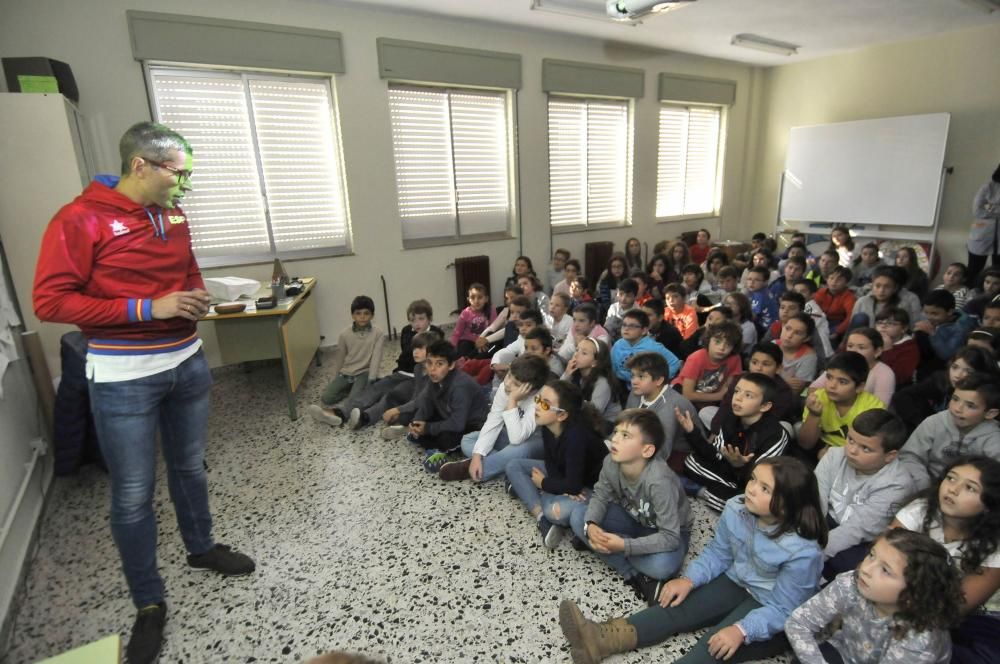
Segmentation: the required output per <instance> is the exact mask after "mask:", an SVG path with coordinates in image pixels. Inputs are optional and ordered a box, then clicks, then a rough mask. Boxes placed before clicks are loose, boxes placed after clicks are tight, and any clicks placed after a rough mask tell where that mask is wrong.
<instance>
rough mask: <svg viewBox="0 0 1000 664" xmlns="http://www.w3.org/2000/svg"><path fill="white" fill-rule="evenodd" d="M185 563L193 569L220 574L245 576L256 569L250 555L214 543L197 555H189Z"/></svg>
mask: <svg viewBox="0 0 1000 664" xmlns="http://www.w3.org/2000/svg"><path fill="white" fill-rule="evenodd" d="M187 563H188V565H189V566H190V567H194V568H195V569H205V570H211V571H213V572H218V573H219V574H221V575H222V576H245V575H247V574H251V573H252V572H253V571H254V569H256V565H254V562H253V560H252V559H251V558H250V556H247V555H244V554H242V553H240V552H239V551H233V550H232V549H231V548H229V547H228V546H226V545H225V544H216V545H215V546H213V547H212V548H211V549H209V550H208V551H206V552H205V553H202V554H200V555H197V556H191V555H189V556H188V557H187Z"/></svg>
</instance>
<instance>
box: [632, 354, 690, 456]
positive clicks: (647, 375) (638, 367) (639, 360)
mask: <svg viewBox="0 0 1000 664" xmlns="http://www.w3.org/2000/svg"><path fill="white" fill-rule="evenodd" d="M627 367H628V370H629V375H630V376H631V381H630V386H631V388H632V389H631V390H630V391H629V395H628V400H627V401H626V402H625V407H626V408H648V409H650V410H652V411H653V412H654V413H656V415H657V417H659V418H660V422H661V423H662V424H663V431H664V432H666V436H667V438H666V442H665V443H664V444H663V446H662V447H660V450H659V451H660V455H661V456H662V457H663V458H664V459H666V460H667V461H668V463H669V464H670V467H671V468H673V469H674V470H679V469H680V468H682V467H683V465H684V456H685V455H686V454H687V453H688V452H690V451H691V446H690V445H689V444H688V440H687V433H685V431H684V429H683V428H681V426H680V424H679V423H678V421H677V415H676V411H677V409H678V408H679V409H680V410H681V411H683V412H685V413H690V414H691V415H695V416H697V411H696V410H695V408H694V406H693V405H692V404H691V402H690V401H688V400H687V399H685V398H684V397H682V396H681V395H680V394H679V393H678V392H677V391H676V390H673V389H671V388H670V383H669V382H668V379H667V374H668V372H669V370H670V369H669V365H668V364H667V361H666V360H665V359H664V358H663V356H661V355H660V354H658V353H651V352H644V353H636V354H635V355H633V356H632V357H630V358H629V360H628V364H627Z"/></svg>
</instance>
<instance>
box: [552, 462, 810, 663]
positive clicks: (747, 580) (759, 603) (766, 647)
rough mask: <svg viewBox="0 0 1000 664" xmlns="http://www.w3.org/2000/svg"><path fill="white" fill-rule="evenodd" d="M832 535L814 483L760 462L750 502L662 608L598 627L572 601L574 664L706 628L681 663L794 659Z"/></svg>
mask: <svg viewBox="0 0 1000 664" xmlns="http://www.w3.org/2000/svg"><path fill="white" fill-rule="evenodd" d="M826 536H827V527H826V522H825V521H824V520H823V515H822V511H821V509H820V505H819V492H818V489H817V486H816V477H815V476H814V475H813V474H812V472H810V470H809V469H808V468H807V467H806V466H805V464H803V463H802V462H801V461H799V460H797V459H794V458H791V457H775V458H772V459H764V460H761V461H760V462H759V463H758V464H757V465H756V467H755V468H754V470H753V473H752V474H751V476H750V481H749V482H747V486H746V493H745V494H744V495H741V496H736V497H735V498H731V499H730V500H729V501H728V502H727V503H726V507H725V509H724V510H723V512H722V516H721V518H720V519H719V523H718V526H717V528H716V531H715V537H714V538H713V539H712V541H711V542H709V543H708V545H706V546H705V549H704V550H703V551H702V553H701V555H700V556H698V558H697V559H695V560H694V561H693V562H692V563H691V564H690V565H688V567H687V569H686V570H685V571H684V574H683V575H682V576H680V577H678V578H676V579H673V580H671V581H668V582H666V583H664V584H663V586H662V588H659V589H658V592H657V597H658V600H659V601H658V603H657V604H654V605H653V606H651V607H650V608H648V609H645V610H643V611H640V612H639V613H636V614H634V615H632V616H630V617H628V618H616V619H614V620H611V621H609V622H606V623H601V624H597V623H594V622H591V621H589V620H587V619H585V618H584V617H583V614H582V613H581V612H580V609H579V608H577V606H576V604H574V603H573V602H572V601H570V600H564V601H563V602H562V604H561V605H560V607H559V624H560V626H561V627H562V630H563V633H564V634H565V635H566V638H567V639H568V640H569V642H570V645H571V647H572V650H571V654H572V656H573V661H574V662H576V664H581V663H591V662H599V661H601V660H602V659H604V658H605V657H607V656H608V655H611V654H613V653H618V652H625V651H628V650H632V649H634V648H645V647H647V646H651V645H654V644H657V643H662V642H663V641H665V640H667V639H668V638H670V637H671V636H673V635H675V634H678V633H679V632H688V631H692V630H696V629H702V628H705V627H707V628H708V631H707V632H706V634H705V635H704V636H703V637H702V638H701V639H699V640H698V642H697V643H696V644H695V646H694V647H693V648H691V650H690V651H688V653H687V654H685V655H684V656H683V657H682V658H681V659H678V660H676V661H677V662H684V663H685V664H691V663H693V662H706V663H708V662H713V663H714V662H717V661H718V660H720V659H725V660H727V661H729V662H745V661H750V660H756V659H763V658H767V657H773V656H775V655H779V654H781V653H783V652H785V651H786V650H787V649H788V641H787V640H786V639H785V637H784V633H783V631H782V630H784V625H785V621H786V620H787V619H788V616H789V615H791V613H792V611H793V610H795V608H796V607H798V606H799V605H800V604H802V603H803V602H804V601H806V600H807V599H809V598H810V597H812V596H813V595H814V594H815V593H816V591H817V590H818V589H819V581H820V574H821V572H822V570H823V547H824V546H826Z"/></svg>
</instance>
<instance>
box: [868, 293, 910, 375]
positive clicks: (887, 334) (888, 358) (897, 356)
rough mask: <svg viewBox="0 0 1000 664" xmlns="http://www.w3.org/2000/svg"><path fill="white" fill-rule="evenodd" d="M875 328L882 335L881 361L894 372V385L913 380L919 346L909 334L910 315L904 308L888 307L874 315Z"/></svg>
mask: <svg viewBox="0 0 1000 664" xmlns="http://www.w3.org/2000/svg"><path fill="white" fill-rule="evenodd" d="M875 329H876V330H878V332H879V334H881V335H882V358H881V359H882V361H883V362H885V364H886V366H888V367H889V368H890V369H892V373H894V374H896V385H897V386H899V387H903V386H905V385H909V384H910V383H912V382H913V379H914V376H916V373H917V365H918V364H919V363H920V348H918V347H917V342H916V341H915V340H914V339H913V337H912V336H910V334H909V331H910V315H909V314H908V313H906V310H905V309H901V308H899V307H889V308H887V309H883V310H882V311H880V312H879V313H878V314H876V315H875Z"/></svg>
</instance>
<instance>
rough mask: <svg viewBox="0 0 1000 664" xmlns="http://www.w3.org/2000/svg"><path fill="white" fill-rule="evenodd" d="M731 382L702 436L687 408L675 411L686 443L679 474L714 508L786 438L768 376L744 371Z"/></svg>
mask: <svg viewBox="0 0 1000 664" xmlns="http://www.w3.org/2000/svg"><path fill="white" fill-rule="evenodd" d="M735 382H736V385H735V387H734V389H733V391H732V400H731V401H730V402H729V405H728V406H727V407H725V408H720V412H719V413H718V417H717V418H716V419H715V421H714V422H713V423H712V429H711V431H710V433H709V434H708V435H707V436H706V435H705V433H704V432H703V430H702V428H701V427H699V426H697V421H696V420H695V419H694V418H692V417H691V415H690V414H689V413H684V412H682V411H680V410H679V409H678V410H677V412H676V416H677V420H678V421H679V422H680V424H681V427H682V428H683V429H684V431H685V432H686V433H687V435H688V440H689V441H690V444H691V453H690V454H688V456H687V458H686V459H685V460H684V474H685V475H686V476H687V478H688V479H689V480H691V482H692V483H693V485H688V486H689V487H690V490H691V491H692V493H694V495H696V496H697V497H698V498H700V499H702V500H704V501H705V503H706V504H708V506H709V507H711V508H712V509H715V510H717V511H720V512H721V511H722V509H723V508H724V507H725V505H726V502H727V501H728V500H729V499H730V498H732V497H734V496H736V495H738V494H739V493H740V492H741V491H742V489H743V487H744V486H745V485H746V483H747V480H748V479H749V478H750V472H751V471H752V470H753V468H754V466H755V465H756V464H757V463H759V462H760V461H761V460H763V459H768V458H771V457H777V456H781V455H782V454H783V453H784V451H785V448H786V447H787V446H788V441H789V435H788V432H787V431H786V430H785V428H784V427H783V426H781V423H780V421H779V420H778V418H776V417H775V416H774V414H773V413H772V412H771V411H772V409H773V407H774V399H775V394H776V392H777V385H776V384H775V381H774V379H773V378H769V377H767V376H765V375H764V374H759V373H745V374H741V375H740V376H739V377H738V378H737V380H736V381H735Z"/></svg>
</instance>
